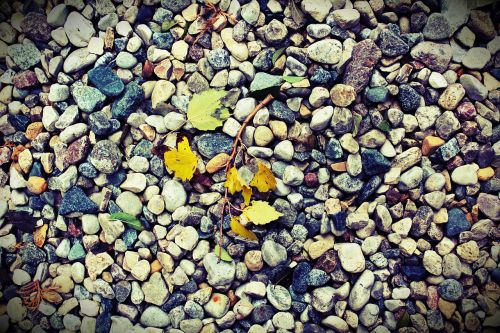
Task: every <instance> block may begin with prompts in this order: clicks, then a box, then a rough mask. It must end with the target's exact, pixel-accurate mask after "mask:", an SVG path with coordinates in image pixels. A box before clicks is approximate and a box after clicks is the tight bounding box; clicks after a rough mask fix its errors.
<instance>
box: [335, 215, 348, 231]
mask: <svg viewBox="0 0 500 333" xmlns="http://www.w3.org/2000/svg"><path fill="white" fill-rule="evenodd" d="M346 220H347V213H346V212H344V211H342V212H338V213H336V214H335V215H333V227H334V228H335V230H336V231H339V232H342V231H344V230H345V228H346Z"/></svg>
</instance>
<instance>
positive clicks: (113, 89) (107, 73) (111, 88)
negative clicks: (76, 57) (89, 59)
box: [88, 66, 125, 96]
mask: <svg viewBox="0 0 500 333" xmlns="http://www.w3.org/2000/svg"><path fill="white" fill-rule="evenodd" d="M88 76H89V81H90V82H91V83H92V84H93V85H94V86H96V88H97V89H99V91H100V92H102V93H103V94H104V95H106V96H118V95H120V94H121V92H122V91H123V89H124V88H125V85H124V84H123V82H122V80H121V79H120V78H119V77H118V75H116V74H115V73H114V72H113V70H112V69H111V68H109V67H107V66H99V67H96V68H93V69H91V70H90V71H89V73H88Z"/></svg>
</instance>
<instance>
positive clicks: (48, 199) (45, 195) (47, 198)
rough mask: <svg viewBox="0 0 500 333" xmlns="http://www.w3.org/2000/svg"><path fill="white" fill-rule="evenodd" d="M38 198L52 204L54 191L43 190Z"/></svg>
mask: <svg viewBox="0 0 500 333" xmlns="http://www.w3.org/2000/svg"><path fill="white" fill-rule="evenodd" d="M40 198H42V199H43V201H45V203H46V204H49V205H51V206H54V193H53V192H52V191H45V192H43V193H42V194H41V195H40Z"/></svg>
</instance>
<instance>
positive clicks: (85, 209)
mask: <svg viewBox="0 0 500 333" xmlns="http://www.w3.org/2000/svg"><path fill="white" fill-rule="evenodd" d="M98 209H99V208H98V207H97V205H96V203H95V202H93V201H92V200H90V199H89V197H87V195H86V194H85V192H83V190H82V189H81V188H80V187H78V186H73V187H72V188H70V189H69V190H68V191H67V192H66V193H65V194H64V196H63V199H62V202H61V205H60V207H59V214H60V215H68V214H70V213H74V212H79V213H84V214H90V213H97V211H98Z"/></svg>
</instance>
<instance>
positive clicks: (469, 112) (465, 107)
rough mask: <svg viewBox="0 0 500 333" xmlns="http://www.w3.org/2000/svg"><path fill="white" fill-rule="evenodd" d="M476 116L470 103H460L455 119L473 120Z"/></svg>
mask: <svg viewBox="0 0 500 333" xmlns="http://www.w3.org/2000/svg"><path fill="white" fill-rule="evenodd" d="M475 116H476V108H475V107H474V104H472V103H471V102H463V103H460V104H459V105H458V107H457V117H458V119H461V120H469V119H473V118H474V117H475Z"/></svg>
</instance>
